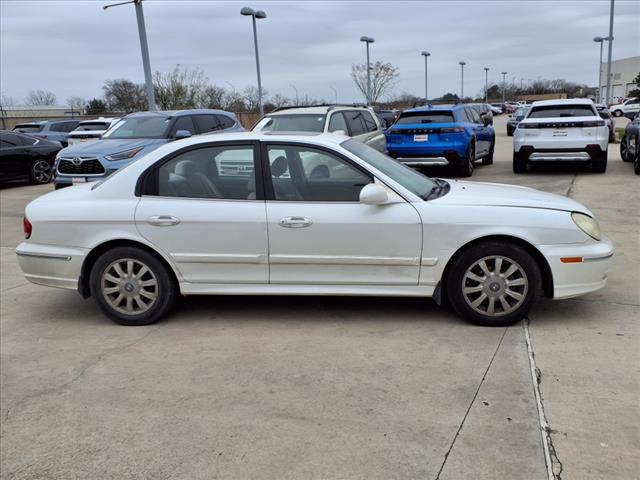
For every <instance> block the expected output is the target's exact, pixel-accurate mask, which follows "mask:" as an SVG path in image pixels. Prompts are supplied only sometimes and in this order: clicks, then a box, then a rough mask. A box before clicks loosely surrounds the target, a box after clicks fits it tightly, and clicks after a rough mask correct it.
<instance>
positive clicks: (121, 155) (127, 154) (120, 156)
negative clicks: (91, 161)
mask: <svg viewBox="0 0 640 480" xmlns="http://www.w3.org/2000/svg"><path fill="white" fill-rule="evenodd" d="M143 148H144V147H138V148H132V149H131V150H125V151H124V152H118V153H114V154H113V155H107V156H106V157H104V158H106V159H107V160H109V161H111V162H115V161H117V160H127V159H128V158H133V157H135V156H136V155H137V154H138V153H139V152H140V151H141V150H142V149H143Z"/></svg>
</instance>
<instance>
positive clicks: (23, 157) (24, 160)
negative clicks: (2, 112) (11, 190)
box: [0, 132, 30, 180]
mask: <svg viewBox="0 0 640 480" xmlns="http://www.w3.org/2000/svg"><path fill="white" fill-rule="evenodd" d="M29 159H30V156H29V152H28V151H27V148H26V147H25V146H24V145H23V144H22V141H21V140H20V137H19V136H18V135H16V134H15V133H10V132H0V178H2V179H7V180H8V179H12V178H17V177H22V176H27V175H28V174H29V166H30V163H29Z"/></svg>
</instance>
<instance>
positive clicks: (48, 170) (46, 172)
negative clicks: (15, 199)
mask: <svg viewBox="0 0 640 480" xmlns="http://www.w3.org/2000/svg"><path fill="white" fill-rule="evenodd" d="M52 178H53V166H52V165H51V162H49V161H48V160H45V159H43V158H40V159H36V160H34V161H33V162H32V163H31V166H30V167H29V181H30V182H31V183H32V184H34V185H45V184H47V183H49V182H50V181H51V179H52Z"/></svg>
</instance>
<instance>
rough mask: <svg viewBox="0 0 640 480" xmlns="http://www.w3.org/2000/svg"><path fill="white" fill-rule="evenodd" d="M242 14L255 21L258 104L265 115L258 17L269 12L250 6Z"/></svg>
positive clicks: (254, 38)
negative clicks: (257, 26)
mask: <svg viewBox="0 0 640 480" xmlns="http://www.w3.org/2000/svg"><path fill="white" fill-rule="evenodd" d="M240 15H244V16H248V17H251V20H252V23H253V44H254V45H255V49H256V70H257V72H258V106H259V107H260V115H261V116H262V115H264V107H263V105H262V82H261V81H260V55H259V54H258V34H257V32H256V18H257V19H260V18H267V14H266V13H264V12H263V11H262V10H258V11H256V10H254V9H252V8H249V7H243V8H242V10H240Z"/></svg>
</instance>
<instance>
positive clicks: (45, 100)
mask: <svg viewBox="0 0 640 480" xmlns="http://www.w3.org/2000/svg"><path fill="white" fill-rule="evenodd" d="M25 102H26V103H27V105H55V103H56V96H55V94H54V93H53V92H49V91H48V90H31V91H30V92H29V95H27V98H25Z"/></svg>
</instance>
